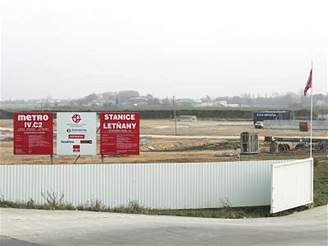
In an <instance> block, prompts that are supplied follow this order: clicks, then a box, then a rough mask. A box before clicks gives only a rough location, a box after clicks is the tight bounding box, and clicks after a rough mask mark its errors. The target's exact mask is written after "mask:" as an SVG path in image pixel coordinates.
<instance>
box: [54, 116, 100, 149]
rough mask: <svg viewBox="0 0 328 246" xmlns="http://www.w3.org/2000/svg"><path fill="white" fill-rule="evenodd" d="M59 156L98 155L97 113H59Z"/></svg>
mask: <svg viewBox="0 0 328 246" xmlns="http://www.w3.org/2000/svg"><path fill="white" fill-rule="evenodd" d="M57 154H58V155H96V154H97V118H96V113H85V112H82V113H81V112H75V113H73V112H65V113H57Z"/></svg>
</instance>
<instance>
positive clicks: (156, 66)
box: [0, 0, 328, 99]
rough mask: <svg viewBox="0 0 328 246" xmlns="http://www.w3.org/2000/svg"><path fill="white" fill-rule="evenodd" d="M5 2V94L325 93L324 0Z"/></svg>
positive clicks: (326, 18) (13, 96)
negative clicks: (309, 86)
mask: <svg viewBox="0 0 328 246" xmlns="http://www.w3.org/2000/svg"><path fill="white" fill-rule="evenodd" d="M0 1H1V6H0V7H1V12H0V13H1V31H2V35H1V98H2V99H20V98H44V97H47V96H51V97H54V98H75V97H81V96H85V95H87V94H90V93H93V92H97V93H98V92H104V91H117V90H125V89H134V90H138V91H140V92H141V93H142V94H145V93H151V94H153V95H155V96H159V97H165V96H172V95H175V96H178V97H202V96H205V95H209V96H214V97H215V96H223V95H230V96H232V95H239V94H241V93H251V94H253V95H257V94H262V95H264V94H265V93H267V94H268V95H270V94H272V93H274V92H279V93H282V92H287V91H292V92H297V93H298V92H299V91H300V90H301V89H303V87H304V86H305V82H306V80H307V77H308V74H309V70H310V66H311V60H313V62H314V82H313V83H314V92H315V93H319V92H320V93H326V92H327V83H328V82H327V81H328V80H327V60H328V59H327V57H328V52H327V49H328V44H327V42H328V28H327V23H328V15H327V9H328V4H327V3H326V2H327V1H326V0H322V1H316V0H312V1H300V0H298V1H296V0H295V1H288V0H272V1H263V0H262V1H252V0H247V1H244V0H240V1H234V0H229V1H228V0H225V1H206V0H202V1H190V0H184V1H179V0H174V1H168V0H165V1H154V0H153V1H143V0H138V1H118V0H116V1H97V0H93V1H81V0H79V1H78V0H76V1H70V0H56V1H54V0H52V1H48V0H28V1H18V0H0Z"/></svg>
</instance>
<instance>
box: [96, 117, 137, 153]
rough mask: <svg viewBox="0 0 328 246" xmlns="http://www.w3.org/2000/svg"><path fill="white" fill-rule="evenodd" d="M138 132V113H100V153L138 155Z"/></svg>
mask: <svg viewBox="0 0 328 246" xmlns="http://www.w3.org/2000/svg"><path fill="white" fill-rule="evenodd" d="M139 134H140V115H139V113H131V112H129V113H127V112H102V113H100V154H102V155H120V154H126V155H138V154H139Z"/></svg>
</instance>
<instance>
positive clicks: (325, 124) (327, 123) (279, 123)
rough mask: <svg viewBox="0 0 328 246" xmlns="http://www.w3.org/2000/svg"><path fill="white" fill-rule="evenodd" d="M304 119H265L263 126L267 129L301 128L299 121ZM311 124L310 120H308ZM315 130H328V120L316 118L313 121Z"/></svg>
mask: <svg viewBox="0 0 328 246" xmlns="http://www.w3.org/2000/svg"><path fill="white" fill-rule="evenodd" d="M300 121H304V120H265V121H263V128H265V129H285V130H286V129H288V130H299V122H300ZM307 122H308V124H310V122H309V121H307ZM312 125H313V130H320V131H325V130H328V120H314V121H313V122H312Z"/></svg>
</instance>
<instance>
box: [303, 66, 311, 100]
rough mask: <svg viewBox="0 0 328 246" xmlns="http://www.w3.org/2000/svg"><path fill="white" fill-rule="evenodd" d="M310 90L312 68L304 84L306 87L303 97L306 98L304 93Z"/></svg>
mask: <svg viewBox="0 0 328 246" xmlns="http://www.w3.org/2000/svg"><path fill="white" fill-rule="evenodd" d="M310 88H312V68H311V71H310V75H309V78H308V80H307V82H306V86H305V88H304V96H306V93H307V91H308V90H309V89H310Z"/></svg>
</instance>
